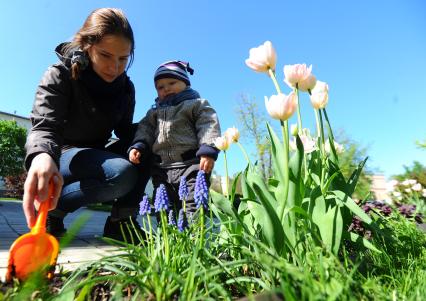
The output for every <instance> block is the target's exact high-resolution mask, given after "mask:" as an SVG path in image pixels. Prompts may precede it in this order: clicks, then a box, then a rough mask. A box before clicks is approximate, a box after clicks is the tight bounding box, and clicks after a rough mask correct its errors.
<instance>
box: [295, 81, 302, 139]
mask: <svg viewBox="0 0 426 301" xmlns="http://www.w3.org/2000/svg"><path fill="white" fill-rule="evenodd" d="M296 99H297V123H298V126H299V131H298V132H299V133H301V132H302V117H301V115H300V101H299V89H298V88H297V84H296Z"/></svg>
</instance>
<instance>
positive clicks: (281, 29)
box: [0, 0, 426, 177]
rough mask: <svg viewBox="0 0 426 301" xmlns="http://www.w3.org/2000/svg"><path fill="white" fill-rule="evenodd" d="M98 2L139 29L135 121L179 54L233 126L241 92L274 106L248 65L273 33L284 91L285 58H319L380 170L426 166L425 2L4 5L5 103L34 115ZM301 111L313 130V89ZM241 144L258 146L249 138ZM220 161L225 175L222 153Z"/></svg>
mask: <svg viewBox="0 0 426 301" xmlns="http://www.w3.org/2000/svg"><path fill="white" fill-rule="evenodd" d="M98 7H119V8H122V9H123V10H124V12H125V13H126V15H127V16H128V19H129V20H130V22H131V24H132V27H133V30H134V34H135V39H136V53H135V61H134V64H133V66H132V67H131V68H130V70H129V72H128V73H129V75H130V77H131V79H132V80H133V82H134V83H135V86H136V93H137V105H136V112H135V120H134V121H135V122H136V121H138V120H139V119H140V118H141V117H142V116H144V114H145V112H146V111H147V110H148V108H149V107H150V106H151V104H152V102H153V99H154V97H155V90H154V87H153V80H152V76H153V72H154V71H155V69H156V67H157V66H158V65H159V64H160V63H161V62H163V61H165V60H169V59H181V60H186V61H189V62H190V63H191V66H192V67H193V68H194V69H195V74H194V75H193V76H192V77H191V82H192V86H193V88H194V89H196V90H198V91H199V92H200V93H201V95H202V96H203V97H205V98H207V99H208V100H209V101H210V102H211V103H212V104H213V106H214V107H215V108H216V109H217V111H218V114H219V118H220V121H221V125H222V129H223V130H225V129H226V128H227V127H230V126H233V125H235V126H237V127H239V126H240V124H239V122H238V119H237V115H236V113H235V111H236V108H237V105H238V101H239V97H240V95H241V94H247V95H249V97H252V98H254V99H255V100H256V101H257V102H258V104H259V110H261V113H265V114H266V110H265V108H264V103H263V98H264V95H267V96H270V95H272V94H274V93H275V90H274V86H273V84H272V82H271V80H270V79H269V78H268V77H267V76H266V75H264V74H259V73H255V72H253V71H251V70H250V69H249V68H248V67H246V65H245V63H244V61H245V59H246V58H247V57H248V52H249V49H250V48H252V47H256V46H258V45H260V44H262V43H263V42H264V41H266V40H270V41H272V43H273V45H274V47H275V49H276V51H277V54H278V62H277V78H278V80H279V82H280V83H281V88H282V89H283V90H284V92H285V93H288V92H289V91H290V90H289V89H288V88H287V87H286V86H285V85H284V83H283V82H282V80H283V71H282V69H283V66H284V65H287V64H296V63H306V64H312V65H313V73H314V74H315V75H316V77H317V78H318V79H319V80H322V81H325V82H327V83H328V84H329V88H330V99H329V104H328V107H327V112H328V115H329V117H330V119H331V123H332V126H333V128H334V130H335V131H338V130H339V129H343V130H344V131H345V133H346V134H347V135H348V136H349V137H350V138H351V139H353V140H355V141H357V142H359V143H360V144H361V145H362V146H365V147H368V155H369V156H370V160H369V163H368V164H369V167H370V168H373V169H376V170H378V171H381V173H383V174H384V175H386V176H387V177H389V176H391V175H393V174H396V173H400V172H402V171H403V165H411V164H412V162H413V161H414V160H417V161H420V162H421V163H422V164H423V165H426V151H425V150H421V149H419V148H417V147H416V145H415V141H416V140H425V139H426V123H425V119H426V97H425V95H426V72H425V70H426V2H424V1H422V0H405V1H404V0H400V1H395V0H388V1H385V0H377V1H366V0H360V1H343V0H341V1H337V0H331V1H327V0H316V1H314V0H309V1H303V2H302V1H285V0H281V1H279V0H274V1H252V0H245V1H242V0H241V1H237V0H235V1H226V0H215V1H207V0H191V1H186V0H181V1H175V0H163V1H154V0H150V1H147V0H141V1H98V0H91V1H78V0H77V1H71V2H70V1H62V0H56V1H53V0H52V1H47V0H38V1H24V0H14V1H1V3H0V9H1V11H2V18H0V28H1V29H0V32H1V35H0V36H1V39H2V43H1V47H0V58H1V60H0V70H1V71H0V83H1V89H0V110H1V111H6V112H10V113H14V112H15V111H16V113H17V114H19V115H23V116H29V113H30V110H31V107H32V102H33V99H34V92H35V89H36V86H37V84H38V82H39V80H40V78H41V76H42V74H43V72H44V71H45V69H46V68H47V66H48V65H50V64H52V63H55V62H56V57H55V54H54V51H53V50H54V48H55V46H56V45H57V44H59V43H60V42H62V41H66V40H69V39H71V38H72V36H73V34H74V33H75V32H76V31H77V30H78V29H79V28H80V27H81V25H82V24H83V22H84V20H85V18H86V17H87V15H88V14H89V13H90V12H91V11H92V10H93V9H95V8H98ZM301 111H302V118H303V122H304V125H306V126H309V127H310V128H311V131H314V123H313V122H314V115H313V111H312V108H311V106H310V104H309V101H308V98H307V97H306V96H302V98H301ZM295 120H296V119H295V118H294V117H293V118H292V120H291V121H290V123H294V122H295ZM270 121H271V122H272V123H274V122H276V121H273V120H270ZM241 142H242V144H244V145H246V146H247V148H248V150H249V152H250V151H252V150H253V148H252V147H250V146H249V143H248V142H247V140H246V139H245V138H244V137H242V139H241ZM229 160H230V164H229V165H230V170H231V173H233V172H236V171H238V170H241V169H242V168H243V167H244V160H243V156H242V155H241V153H240V151H239V149H238V148H237V147H234V148H231V149H230V151H229ZM216 166H217V168H216V169H217V171H218V172H219V173H223V156H221V157H220V159H219V161H218V163H217V165H216Z"/></svg>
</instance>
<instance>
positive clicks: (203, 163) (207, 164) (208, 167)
mask: <svg viewBox="0 0 426 301" xmlns="http://www.w3.org/2000/svg"><path fill="white" fill-rule="evenodd" d="M213 167H214V160H213V159H212V158H210V157H207V156H201V159H200V170H204V171H205V172H206V173H211V172H212V170H213Z"/></svg>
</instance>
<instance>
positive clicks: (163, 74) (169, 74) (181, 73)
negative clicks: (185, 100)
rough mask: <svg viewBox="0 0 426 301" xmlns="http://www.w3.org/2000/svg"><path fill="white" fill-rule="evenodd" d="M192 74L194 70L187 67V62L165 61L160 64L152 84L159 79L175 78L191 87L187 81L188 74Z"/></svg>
mask: <svg viewBox="0 0 426 301" xmlns="http://www.w3.org/2000/svg"><path fill="white" fill-rule="evenodd" d="M187 71H188V72H189V74H191V75H192V74H194V70H193V69H192V68H191V67H189V63H188V62H182V61H167V62H164V63H162V64H161V65H160V66H159V67H158V68H157V71H155V75H154V82H155V81H157V80H159V79H161V78H176V79H178V80H181V81H183V82H184V83H186V84H187V85H188V86H190V85H191V82H190V81H189V77H188V73H187Z"/></svg>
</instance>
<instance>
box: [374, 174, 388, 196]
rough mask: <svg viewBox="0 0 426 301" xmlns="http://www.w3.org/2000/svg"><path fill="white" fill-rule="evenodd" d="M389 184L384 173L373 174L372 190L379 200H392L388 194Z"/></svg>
mask: <svg viewBox="0 0 426 301" xmlns="http://www.w3.org/2000/svg"><path fill="white" fill-rule="evenodd" d="M387 187H388V185H387V182H386V178H385V176H384V175H372V176H371V192H372V193H373V194H374V198H375V199H376V200H378V201H384V200H390V197H389V195H388V189H387Z"/></svg>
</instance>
